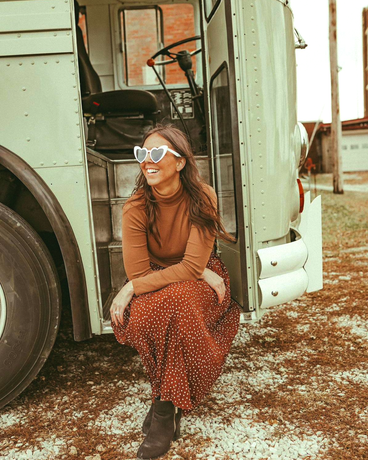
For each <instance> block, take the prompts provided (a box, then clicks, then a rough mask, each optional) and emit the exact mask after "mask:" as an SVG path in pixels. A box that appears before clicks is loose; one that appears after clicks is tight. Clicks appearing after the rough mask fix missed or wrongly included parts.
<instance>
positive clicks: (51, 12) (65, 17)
mask: <svg viewBox="0 0 368 460" xmlns="http://www.w3.org/2000/svg"><path fill="white" fill-rule="evenodd" d="M45 24H47V29H48V30H54V29H70V27H71V25H70V24H71V16H70V10H69V2H68V1H67V2H65V0H52V1H50V0H32V1H16V2H15V1H12V2H0V31H1V32H25V31H30V30H45Z"/></svg>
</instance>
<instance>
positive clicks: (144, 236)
mask: <svg viewBox="0 0 368 460" xmlns="http://www.w3.org/2000/svg"><path fill="white" fill-rule="evenodd" d="M204 189H205V191H206V193H207V194H208V195H209V196H210V198H211V199H212V200H213V203H214V205H215V207H217V196H216V192H215V191H214V190H213V188H212V187H210V186H209V185H204ZM152 192H153V195H154V197H155V199H156V200H157V203H158V213H157V227H158V231H159V234H160V242H161V246H160V245H159V244H158V243H157V241H156V240H155V239H154V237H153V236H152V234H150V233H149V232H148V229H147V227H148V225H147V216H146V212H145V206H144V198H143V196H142V195H141V196H140V194H141V192H137V194H135V195H133V197H131V198H129V200H128V201H127V202H126V204H125V206H124V208H123V257H124V266H125V272H126V274H127V276H128V278H129V280H132V282H133V288H134V293H135V294H136V295H141V294H145V293H147V292H152V291H156V290H158V289H161V288H163V287H165V286H167V285H169V284H171V283H175V282H177V281H190V280H197V279H198V278H199V277H200V276H201V275H202V273H203V271H204V269H205V268H206V265H207V262H208V259H209V257H210V254H211V251H212V250H213V244H214V241H215V238H214V237H211V236H209V235H208V233H206V234H205V235H202V233H201V232H200V231H199V230H198V229H197V228H196V227H194V226H193V225H191V224H190V222H189V212H188V206H189V196H188V194H187V193H186V192H185V190H184V188H183V185H182V183H181V182H180V186H179V188H178V190H177V191H176V192H174V193H173V194H172V195H160V194H159V193H158V192H157V190H155V189H154V188H152ZM150 262H153V263H155V264H158V265H161V266H162V267H165V268H164V270H159V271H153V270H152V269H151V267H150Z"/></svg>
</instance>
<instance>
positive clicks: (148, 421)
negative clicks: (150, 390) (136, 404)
mask: <svg viewBox="0 0 368 460" xmlns="http://www.w3.org/2000/svg"><path fill="white" fill-rule="evenodd" d="M152 414H153V404H151V407H150V410H149V411H148V413H147V415H146V418H145V419H144V422H143V426H142V432H143V434H144V435H145V436H147V434H148V430H149V429H150V426H151V421H152Z"/></svg>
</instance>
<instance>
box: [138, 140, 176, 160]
mask: <svg viewBox="0 0 368 460" xmlns="http://www.w3.org/2000/svg"><path fill="white" fill-rule="evenodd" d="M138 149H139V150H146V156H145V157H144V159H143V160H142V161H139V160H138V158H137V153H136V152H137V150H138ZM153 149H157V150H159V149H164V153H163V155H162V157H161V158H160V159H159V160H158V161H154V160H153V158H152V157H151V151H152V150H153ZM167 152H171V153H172V154H174V155H175V156H176V157H178V158H181V155H180V153H178V152H175V150H172V149H170V148H169V147H168V146H167V145H160V147H152V149H150V150H148V148H147V147H139V145H136V146H135V147H134V158H135V159H136V160H137V161H138V163H140V164H142V163H144V162H145V161H146V159H147V155H148V154H149V156H150V158H151V160H152V161H153V163H155V164H157V163H159V162H160V161H161V160H162V159H163V157H164V156H165V155H166V154H167Z"/></svg>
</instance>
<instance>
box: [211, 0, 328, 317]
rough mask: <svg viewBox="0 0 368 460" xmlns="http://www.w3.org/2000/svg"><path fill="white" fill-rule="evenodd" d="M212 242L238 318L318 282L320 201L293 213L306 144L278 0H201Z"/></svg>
mask: <svg viewBox="0 0 368 460" xmlns="http://www.w3.org/2000/svg"><path fill="white" fill-rule="evenodd" d="M203 7H204V8H203V32H204V34H203V35H204V37H205V56H204V63H205V67H206V78H207V87H208V99H209V101H208V103H209V113H210V120H209V122H210V136H209V137H210V145H211V158H212V165H213V184H214V188H215V189H216V192H217V195H218V201H219V210H220V212H221V214H222V217H223V221H224V224H225V228H226V230H227V231H228V232H229V233H231V234H232V235H233V236H234V237H235V239H236V242H235V243H226V242H223V241H219V242H218V249H219V252H220V255H221V258H222V259H223V260H224V262H225V264H226V266H227V268H228V271H229V274H230V279H231V283H232V284H231V291H232V296H233V298H234V299H235V300H236V301H237V302H238V303H239V304H240V305H241V307H242V308H243V310H244V313H243V315H242V316H243V320H249V319H256V318H259V317H260V316H262V314H263V313H264V312H265V311H266V309H267V308H268V307H270V306H274V305H279V304H282V303H285V302H288V301H291V300H293V299H296V298H298V297H300V296H301V295H302V294H303V293H304V292H306V291H307V292H312V291H315V290H318V289H321V288H322V234H321V200H320V197H318V199H316V200H314V201H313V202H312V203H309V197H306V206H305V210H304V212H302V211H303V205H302V202H303V199H304V195H303V190H302V188H301V183H300V181H299V180H298V168H299V167H300V165H301V164H303V162H304V160H305V155H303V149H304V154H306V152H307V150H308V147H307V145H306V144H305V142H304V141H303V136H304V134H305V133H304V132H303V127H302V126H301V124H300V123H298V122H297V117H296V63H295V42H294V28H293V17H292V12H291V10H290V6H289V4H288V2H287V0H278V1H276V0H259V1H257V2H254V1H252V0H241V1H235V0H221V1H217V2H214V1H210V0H205V1H204V5H203Z"/></svg>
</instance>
